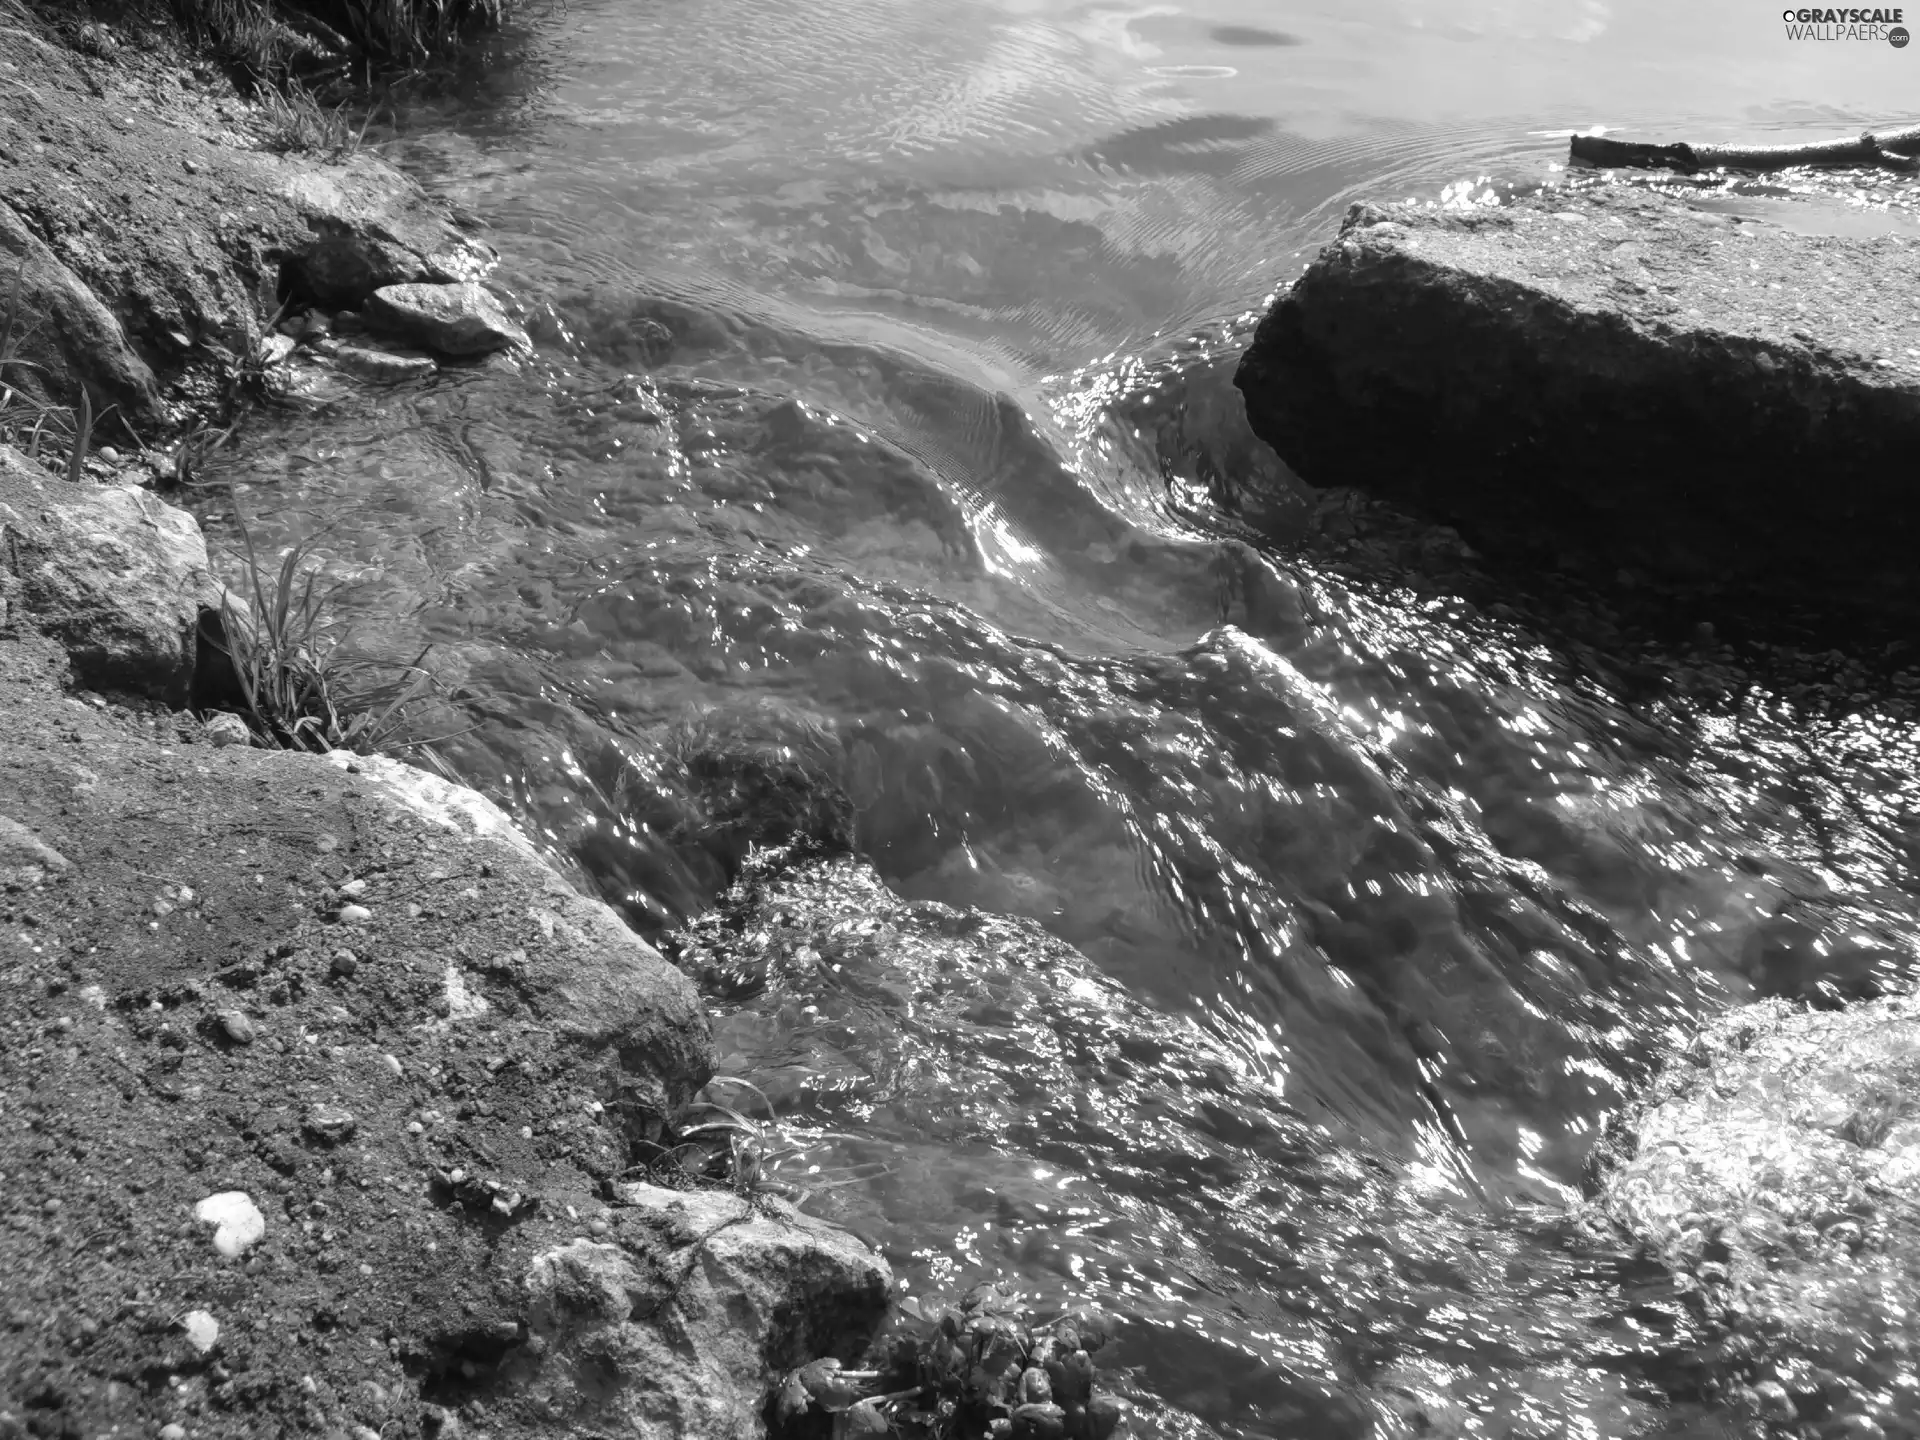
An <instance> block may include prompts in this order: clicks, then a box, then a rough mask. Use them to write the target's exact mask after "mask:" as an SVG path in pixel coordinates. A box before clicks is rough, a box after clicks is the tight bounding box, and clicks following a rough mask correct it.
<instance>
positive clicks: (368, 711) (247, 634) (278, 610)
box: [214, 512, 449, 760]
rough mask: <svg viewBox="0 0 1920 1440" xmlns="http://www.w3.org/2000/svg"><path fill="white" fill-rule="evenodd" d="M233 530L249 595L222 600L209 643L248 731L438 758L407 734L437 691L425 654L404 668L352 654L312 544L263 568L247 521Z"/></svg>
mask: <svg viewBox="0 0 1920 1440" xmlns="http://www.w3.org/2000/svg"><path fill="white" fill-rule="evenodd" d="M237 519H238V516H237V512H236V520H237ZM239 528H240V537H241V541H242V544H243V546H244V549H245V552H246V564H247V581H246V583H247V589H248V592H249V593H248V594H247V595H246V596H244V597H243V598H242V599H241V600H239V601H236V599H235V598H234V596H233V594H232V592H228V593H227V594H225V595H223V596H222V597H221V602H220V626H221V637H220V638H219V639H218V640H217V641H215V642H214V643H216V644H217V645H218V646H219V648H221V649H222V650H223V651H224V652H225V654H226V656H227V658H228V659H229V660H230V661H231V663H232V666H233V674H234V679H235V681H236V682H237V683H238V686H239V689H240V693H241V695H242V696H243V697H244V700H245V704H246V709H245V710H244V711H243V712H242V713H241V718H242V719H243V720H245V721H246V722H247V726H248V728H249V729H250V730H252V731H253V733H254V734H255V735H256V736H258V737H259V738H260V739H261V740H263V741H265V742H267V743H268V744H269V745H275V746H279V747H281V748H284V749H288V750H306V751H312V752H315V753H325V752H326V751H329V750H352V751H355V752H357V753H359V754H362V755H367V754H373V753H375V752H377V751H387V750H396V749H408V748H420V749H423V750H424V751H425V753H426V755H427V756H428V757H429V758H430V759H434V760H437V758H438V757H437V756H435V755H434V754H433V751H432V750H431V749H430V748H428V742H425V741H420V740H410V739H408V738H406V731H407V729H408V723H407V722H408V712H409V711H410V710H411V708H412V707H413V706H415V705H417V704H419V703H420V702H422V701H424V700H427V699H429V698H431V697H432V696H433V695H434V694H435V693H436V691H437V685H436V682H435V681H434V678H433V676H432V675H431V674H430V673H429V672H428V671H426V670H424V669H422V668H421V664H420V662H421V661H422V660H424V659H426V656H427V651H426V650H422V651H421V652H420V653H419V654H418V655H417V656H415V657H414V659H413V660H412V662H411V663H409V664H405V665H400V664H395V663H393V662H387V661H376V660H365V659H357V658H352V657H350V656H349V655H348V654H347V653H346V652H345V650H344V648H343V642H344V640H345V636H344V635H343V634H341V633H339V632H338V631H337V629H336V627H335V625H334V623H333V621H332V619H331V618H330V616H329V614H328V602H329V601H330V599H331V597H332V595H333V587H331V586H323V584H322V579H323V571H322V568H321V566H320V564H319V563H318V560H317V557H316V553H315V547H314V541H312V540H304V541H302V542H300V543H299V544H297V545H294V546H292V547H291V548H290V549H289V550H288V551H287V553H286V554H285V555H284V556H282V557H281V560H280V565H279V568H278V569H277V570H276V571H273V572H272V573H268V572H267V571H265V570H263V569H262V567H261V565H260V560H259V557H258V556H257V555H256V554H255V552H254V548H253V537H252V535H251V533H250V532H249V531H248V530H247V527H246V525H245V523H244V522H240V524H239ZM429 648H431V647H429ZM440 738H443V739H444V738H449V737H440Z"/></svg>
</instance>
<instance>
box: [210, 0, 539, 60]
mask: <svg viewBox="0 0 1920 1440" xmlns="http://www.w3.org/2000/svg"><path fill="white" fill-rule="evenodd" d="M513 5H514V0H173V6H174V10H175V12H176V13H177V14H178V15H179V16H180V19H181V21H182V23H183V24H185V25H186V26H187V28H188V29H189V31H191V32H192V33H193V35H194V36H195V37H196V38H197V39H198V40H200V41H201V43H203V44H206V45H209V46H211V47H212V48H213V49H214V51H215V52H216V53H217V54H219V55H220V56H221V57H222V58H223V59H225V60H226V61H227V62H228V63H230V64H233V65H237V66H239V67H240V68H241V69H243V70H245V71H247V72H248V73H249V74H251V75H253V76H255V77H256V78H259V79H265V80H277V79H279V78H281V77H283V76H285V75H287V74H289V73H291V71H292V70H293V68H294V67H295V66H296V65H300V64H312V63H314V62H316V61H318V62H321V63H325V62H326V61H329V60H331V61H333V62H336V63H338V62H352V61H354V60H357V59H359V58H362V57H365V58H367V59H371V60H372V61H374V62H375V63H377V64H381V65H396V64H397V65H414V64H418V63H419V62H421V61H423V60H427V59H430V58H432V57H434V56H435V55H438V54H441V53H442V52H444V51H446V50H448V49H449V48H451V47H452V46H453V45H454V44H456V43H457V42H458V41H459V40H460V39H461V38H462V37H463V36H465V35H467V34H470V33H472V32H473V31H476V30H483V29H489V28H492V27H494V26H497V25H499V24H500V23H501V22H502V21H504V20H505V19H506V18H507V15H508V13H509V12H510V11H511V9H512V8H513Z"/></svg>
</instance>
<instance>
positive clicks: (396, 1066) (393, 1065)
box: [380, 1055, 406, 1075]
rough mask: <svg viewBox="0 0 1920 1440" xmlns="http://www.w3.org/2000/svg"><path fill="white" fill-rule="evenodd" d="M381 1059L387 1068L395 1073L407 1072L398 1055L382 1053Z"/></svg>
mask: <svg viewBox="0 0 1920 1440" xmlns="http://www.w3.org/2000/svg"><path fill="white" fill-rule="evenodd" d="M380 1059H381V1061H382V1063H384V1064H385V1065H386V1067H387V1069H389V1070H391V1071H392V1072H393V1073H394V1074H396V1075H403V1074H405V1073H406V1072H405V1070H404V1069H403V1068H402V1066H401V1064H400V1061H399V1059H398V1058H397V1057H396V1056H392V1055H382V1056H381V1057H380Z"/></svg>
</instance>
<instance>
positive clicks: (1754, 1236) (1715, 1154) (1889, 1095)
mask: <svg viewBox="0 0 1920 1440" xmlns="http://www.w3.org/2000/svg"><path fill="white" fill-rule="evenodd" d="M1602 1169H1603V1174H1604V1187H1603V1190H1602V1195H1601V1200H1600V1205H1601V1208H1602V1210H1603V1211H1604V1214H1605V1216H1606V1218H1607V1219H1608V1220H1610V1221H1611V1222H1612V1223H1613V1224H1614V1225H1616V1226H1618V1227H1619V1228H1620V1229H1622V1230H1624V1231H1625V1232H1626V1233H1627V1234H1628V1235H1629V1236H1631V1237H1632V1239H1633V1240H1634V1241H1636V1242H1637V1243H1638V1244H1639V1245H1640V1246H1641V1247H1642V1248H1643V1249H1645V1250H1646V1251H1648V1252H1650V1253H1651V1254H1652V1255H1653V1256H1654V1257H1655V1258H1657V1259H1658V1260H1659V1261H1660V1262H1661V1263H1662V1264H1664V1265H1665V1266H1667V1267H1668V1268H1669V1269H1670V1270H1672V1271H1673V1272H1674V1274H1675V1275H1676V1277H1677V1278H1678V1279H1679V1281H1680V1285H1681V1289H1682V1292H1683V1294H1685V1295H1686V1296H1687V1297H1688V1300H1689V1303H1690V1304H1692V1305H1693V1306H1694V1307H1696V1308H1697V1310H1698V1311H1699V1313H1700V1315H1701V1317H1702V1318H1703V1319H1704V1320H1705V1321H1706V1322H1707V1323H1708V1325H1709V1327H1710V1329H1711V1330H1712V1331H1717V1332H1718V1333H1719V1334H1720V1335H1721V1336H1722V1337H1724V1340H1725V1343H1722V1344H1718V1345H1716V1346H1715V1347H1714V1352H1713V1353H1715V1354H1716V1355H1718V1356H1719V1357H1720V1360H1719V1363H1718V1366H1717V1373H1715V1374H1714V1375H1713V1377H1712V1383H1714V1384H1716V1385H1717V1386H1718V1387H1719V1388H1720V1389H1721V1390H1722V1391H1723V1398H1725V1399H1726V1400H1728V1401H1730V1402H1731V1403H1732V1404H1733V1405H1735V1406H1736V1407H1738V1408H1742V1409H1745V1410H1747V1411H1748V1412H1750V1413H1751V1414H1752V1415H1754V1416H1755V1417H1756V1418H1761V1419H1764V1420H1766V1421H1768V1422H1770V1423H1774V1424H1787V1425H1791V1424H1794V1423H1796V1422H1798V1421H1812V1420H1820V1421H1821V1422H1822V1423H1825V1424H1830V1425H1832V1426H1834V1427H1836V1428H1835V1429H1833V1430H1832V1431H1827V1430H1823V1431H1822V1432H1821V1433H1823V1434H1824V1433H1846V1434H1853V1433H1873V1432H1871V1431H1870V1430H1865V1429H1856V1430H1847V1429H1843V1428H1838V1427H1843V1426H1845V1425H1848V1424H1854V1425H1856V1426H1864V1425H1868V1424H1891V1423H1893V1422H1895V1421H1898V1420H1901V1419H1902V1418H1904V1419H1906V1420H1909V1421H1910V1420H1911V1418H1912V1415H1913V1413H1914V1412H1913V1409H1912V1408H1911V1407H1912V1406H1913V1404H1914V1400H1913V1397H1914V1395H1915V1393H1916V1388H1917V1387H1920V1372H1916V1369H1915V1361H1914V1357H1915V1355H1916V1354H1920V1314H1916V1311H1915V1308H1914V1306H1913V1304H1912V1300H1913V1297H1914V1296H1916V1295H1920V1001H1916V1000H1914V999H1911V998H1903V999H1887V1000H1879V1001H1873V1002H1868V1003H1863V1004H1859V1005H1856V1006H1853V1007H1851V1008H1849V1009H1847V1010H1844V1011H1839V1012H1820V1011H1799V1012H1796V1011H1795V1010H1793V1009H1792V1008H1791V1007H1789V1006H1787V1005H1786V1004H1784V1003H1781V1002H1778V1001H1773V1002H1768V1003H1765V1004H1761V1005H1754V1006H1749V1007H1746V1008H1743V1009H1740V1010H1736V1011H1734V1012H1733V1013H1732V1014H1730V1015H1728V1016H1726V1017H1724V1018H1723V1019H1722V1020H1720V1021H1719V1022H1717V1023H1716V1024H1714V1025H1713V1026H1711V1027H1710V1028H1709V1029H1708V1030H1707V1031H1706V1032H1705V1033H1704V1034H1703V1035H1702V1036H1700V1037H1699V1038H1698V1039H1697V1040H1696V1041H1695V1042H1694V1043H1693V1045H1692V1046H1691V1047H1690V1048H1689V1049H1688V1050H1687V1051H1686V1052H1684V1053H1683V1054H1682V1055H1680V1056H1678V1057H1676V1058H1675V1059H1674V1060H1673V1061H1672V1062H1671V1063H1670V1064H1669V1065H1668V1066H1667V1068H1666V1070H1665V1071H1664V1072H1663V1073H1662V1075H1661V1076H1660V1078H1659V1080H1658V1081H1657V1082H1656V1083H1655V1085H1654V1086H1653V1088H1652V1090H1651V1092H1650V1093H1649V1094H1648V1096H1647V1097H1646V1099H1645V1100H1644V1101H1643V1102H1642V1103H1641V1105H1640V1106H1639V1107H1638V1108H1637V1109H1636V1110H1635V1111H1634V1112H1633V1114H1632V1115H1631V1116H1630V1117H1629V1119H1628V1121H1627V1123H1626V1126H1625V1129H1624V1132H1623V1133H1622V1134H1621V1135H1620V1136H1619V1137H1617V1142H1616V1148H1615V1150H1614V1152H1613V1153H1612V1154H1610V1155H1608V1156H1605V1157H1604V1158H1603V1164H1602ZM1892 1433H1900V1434H1905V1433H1908V1431H1906V1430H1904V1429H1902V1430H1897V1431H1894V1432H1892Z"/></svg>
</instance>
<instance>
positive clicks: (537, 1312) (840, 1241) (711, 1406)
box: [526, 1184, 892, 1436]
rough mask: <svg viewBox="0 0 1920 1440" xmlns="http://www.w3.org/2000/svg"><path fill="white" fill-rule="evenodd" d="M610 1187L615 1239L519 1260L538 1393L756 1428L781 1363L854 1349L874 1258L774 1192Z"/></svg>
mask: <svg viewBox="0 0 1920 1440" xmlns="http://www.w3.org/2000/svg"><path fill="white" fill-rule="evenodd" d="M616 1196H617V1198H616V1200H615V1202H614V1208H613V1210H612V1213H611V1219H610V1221H609V1223H608V1225H607V1227H606V1230H607V1232H608V1233H609V1235H610V1236H611V1237H612V1238H610V1239H607V1240H600V1239H585V1238H582V1239H576V1240H573V1241H570V1242H568V1243H567V1244H565V1245H562V1246H558V1247H556V1248H554V1249H552V1250H549V1251H546V1252H544V1253H542V1254H540V1255H538V1256H537V1257H535V1259H534V1261H533V1263H532V1265H531V1266H530V1267H529V1269H528V1271H527V1280H526V1284H527V1292H528V1294H529V1296H530V1297H531V1310H530V1322H529V1323H530V1325H531V1328H532V1333H533V1335H534V1336H535V1337H536V1338H537V1340H538V1341H539V1342H540V1344H541V1345H543V1346H544V1347H545V1354H544V1356H543V1359H542V1362H541V1367H540V1369H541V1372H542V1374H543V1376H544V1378H545V1379H546V1380H547V1381H548V1383H550V1384H551V1385H552V1386H553V1390H552V1392H551V1393H552V1399H551V1401H550V1403H557V1404H559V1405H561V1406H562V1407H563V1408H564V1409H567V1410H569V1411H572V1412H574V1413H576V1414H577V1415H578V1416H579V1418H580V1420H581V1422H582V1423H584V1424H589V1425H612V1426H619V1427H624V1428H627V1429H629V1430H630V1431H631V1432H632V1433H641V1432H643V1431H646V1432H652V1431H654V1429H655V1427H658V1431H659V1433H664V1434H673V1435H714V1436H720V1435H751V1434H754V1433H756V1432H758V1431H759V1430H760V1428H761V1424H762V1421H761V1413H760V1412H761V1410H762V1408H763V1405H764V1402H765V1399H766V1396H767V1394H768V1392H769V1390H770V1389H771V1388H772V1385H773V1383H774V1381H775V1380H776V1379H777V1378H778V1376H779V1375H780V1374H781V1373H782V1372H783V1371H786V1370H788V1369H790V1368H792V1367H793V1366H795V1365H798V1364H801V1363H804V1362H805V1361H808V1360H812V1359H814V1358H817V1357H821V1356H832V1357H834V1358H836V1359H837V1358H848V1359H851V1358H852V1357H854V1356H855V1355H857V1354H859V1353H860V1351H861V1350H862V1349H863V1348H864V1346H865V1345H866V1343H867V1340H868V1337H870V1336H871V1335H872V1333H873V1331H874V1329H875V1328H876V1327H877V1326H878V1325H879V1324H880V1322H881V1321H882V1320H883V1319H884V1318H885V1317H886V1314H887V1311H888V1308H889V1306H890V1305H891V1302H892V1293H891V1281H892V1275H891V1272H890V1271H889V1270H888V1268H887V1265H886V1262H885V1261H883V1260H881V1259H880V1258H879V1257H877V1256H875V1255H874V1254H873V1253H872V1252H871V1251H869V1250H868V1249H867V1248H866V1247H865V1246H864V1245H862V1244H860V1242H859V1241H857V1240H855V1239H854V1238H853V1237H852V1236H850V1235H848V1234H846V1233H845V1232H844V1231H839V1230H836V1229H834V1228H833V1227H832V1226H829V1225H824V1224H822V1223H820V1222H819V1221H817V1220H813V1219H810V1218H809V1217H806V1216H803V1215H801V1214H799V1213H798V1212H797V1211H795V1210H793V1209H792V1208H791V1207H790V1206H788V1205H786V1204H784V1203H783V1202H781V1201H779V1200H776V1199H772V1198H770V1197H765V1196H759V1197H747V1196H740V1195H734V1194H730V1193H727V1192H724V1191H676V1190H666V1189H662V1188H660V1187H658V1186H654V1185H647V1184H628V1185H622V1186H620V1187H618V1189H617V1191H616ZM530 1378H531V1377H530Z"/></svg>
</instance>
